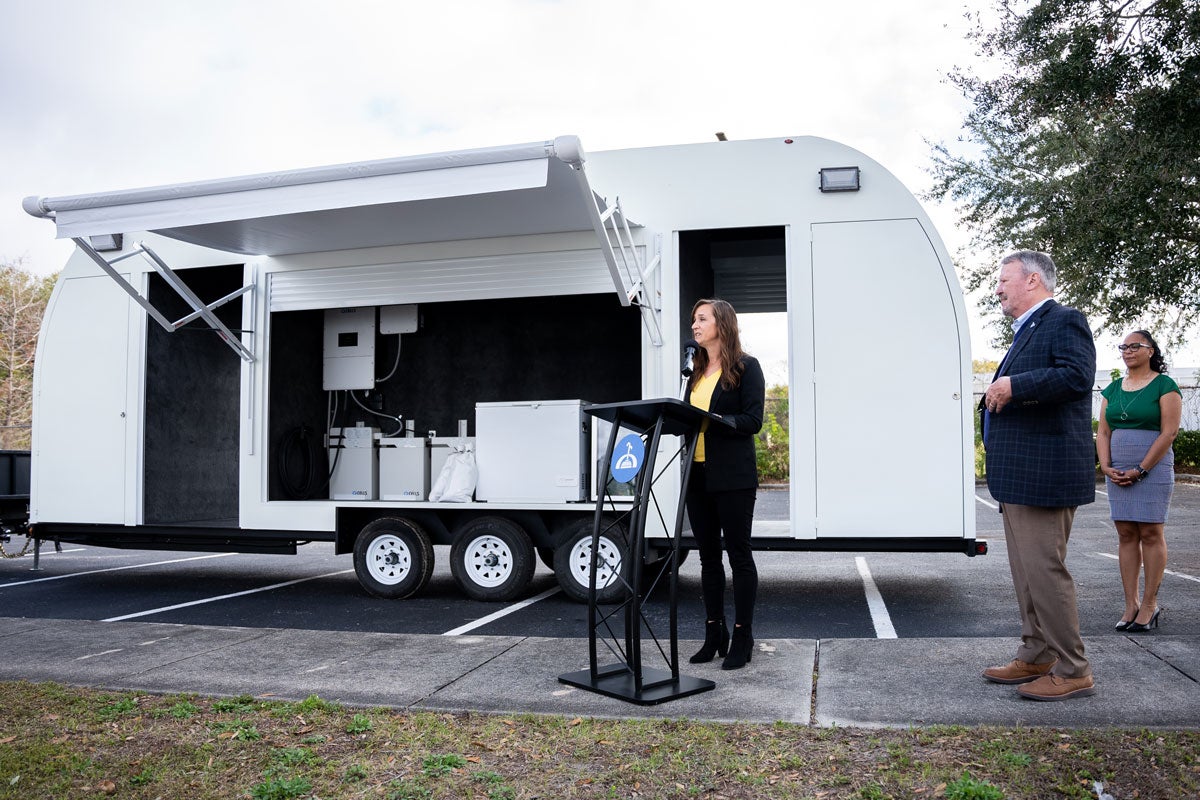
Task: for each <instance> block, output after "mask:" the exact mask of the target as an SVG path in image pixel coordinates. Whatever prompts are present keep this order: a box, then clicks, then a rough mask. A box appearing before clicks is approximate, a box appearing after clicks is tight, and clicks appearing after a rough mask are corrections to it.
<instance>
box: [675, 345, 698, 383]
mask: <svg viewBox="0 0 1200 800" xmlns="http://www.w3.org/2000/svg"><path fill="white" fill-rule="evenodd" d="M699 349H700V344H699V343H698V342H697V341H696V340H695V339H688V340H687V341H686V342H684V343H683V369H682V370H680V372H682V373H683V377H685V378H690V377H692V371H693V369H692V365H693V362H694V360H695V358H696V351H697V350H699Z"/></svg>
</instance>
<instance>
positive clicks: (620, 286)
mask: <svg viewBox="0 0 1200 800" xmlns="http://www.w3.org/2000/svg"><path fill="white" fill-rule="evenodd" d="M22 205H23V207H24V208H25V210H26V211H27V212H28V213H30V214H32V215H33V216H35V217H45V218H49V219H53V220H54V222H55V225H56V227H57V230H58V237H59V238H70V239H73V240H74V241H75V243H76V244H77V245H78V246H79V247H80V249H81V250H83V251H84V252H85V253H87V255H88V256H89V257H90V258H92V259H93V260H94V261H96V263H97V265H98V266H100V268H101V269H103V270H104V271H105V272H107V273H108V274H109V275H110V276H112V277H113V279H114V280H116V281H118V283H120V284H121V285H122V287H123V288H124V289H125V291H126V292H128V293H129V295H130V296H131V297H133V298H134V299H135V300H136V301H137V302H138V303H139V304H141V305H142V306H143V307H144V308H146V310H147V312H148V313H150V314H151V315H153V316H154V317H155V319H156V320H158V322H159V324H161V325H163V326H164V327H165V328H166V329H168V330H174V329H176V328H178V327H179V326H180V325H182V324H186V322H187V321H188V320H190V319H191V316H189V317H185V318H183V320H180V321H177V322H174V323H173V322H170V321H169V320H167V319H166V318H165V317H164V316H163V315H161V314H159V313H158V312H156V311H155V310H154V309H153V307H152V306H151V305H150V303H149V301H148V300H147V299H146V298H145V297H143V296H141V295H140V294H139V293H138V291H137V290H136V289H135V288H134V287H133V286H131V285H129V283H128V282H127V281H125V280H124V279H122V278H120V277H119V276H118V275H117V273H116V272H115V270H114V269H113V266H112V265H113V264H115V263H116V261H117V260H120V259H121V258H127V257H129V255H130V254H126V255H124V256H120V257H118V258H117V259H114V260H113V261H107V260H106V259H105V258H104V257H103V256H101V255H100V253H99V252H98V251H96V250H95V249H94V248H93V247H92V246H91V244H90V243H89V237H93V236H101V235H106V234H125V233H130V232H136V231H150V232H152V233H156V234H159V235H161V236H166V237H169V238H172V239H178V240H180V241H184V242H189V243H191V244H196V245H201V246H203V247H210V248H213V249H216V250H222V251H225V252H229V253H239V254H242V255H251V256H281V255H292V254H297V253H322V252H328V251H331V250H351V249H357V248H362V247H382V246H385V245H403V244H416V243H420V242H448V241H458V240H463V239H483V238H489V237H501V236H525V235H531V234H541V233H567V232H571V231H587V230H592V231H594V232H595V234H596V236H597V238H598V244H599V246H600V248H601V252H602V254H603V256H604V262H605V264H606V266H607V267H608V272H609V277H610V279H611V280H612V284H613V288H614V289H615V290H616V292H617V296H618V297H619V299H620V301H621V304H622V305H626V306H628V305H637V306H638V307H639V309H640V310H641V312H642V317H643V319H644V320H645V322H646V326H647V330H648V331H649V333H650V338H651V340H652V341H653V342H654V343H655V344H656V345H658V344H661V343H662V335H661V330H662V327H661V324H660V321H659V315H660V313H661V309H660V308H659V307H658V305H657V296H656V293H655V292H652V291H650V290H649V289H648V288H647V276H648V275H649V274H650V273H652V272H653V270H654V269H655V268H656V267H657V256H656V257H655V258H652V259H651V260H650V262H649V263H646V262H644V261H643V260H642V259H641V257H640V255H639V251H638V248H637V247H635V246H634V243H633V239H632V236H631V234H630V228H631V227H637V226H636V225H634V224H633V223H631V222H629V221H628V220H626V219H625V218H624V215H623V214H622V213H621V209H620V205H619V204H618V203H617V202H616V200H615V198H614V201H613V203H612V204H611V205H610V204H609V203H608V202H607V201H606V200H605V199H603V198H601V197H600V196H599V195H597V194H596V193H595V192H594V191H592V188H591V185H590V184H589V183H588V179H587V174H586V173H585V171H584V154H583V147H582V145H581V144H580V143H579V139H578V138H577V137H574V136H560V137H558V138H557V139H554V140H552V141H546V142H534V143H530V144H519V145H508V146H505V147H485V148H479V149H476V150H460V151H457V152H452V153H437V154H434V155H425V156H408V157H404V158H392V159H384V160H381V161H363V162H359V163H355V164H340V165H335V166H329V167H316V168H313V169H301V170H292V171H288V172H273V173H265V174H261V175H247V176H244V177H240V178H226V179H221V180H214V181H201V182H198V183H181V184H177V185H174V186H157V187H152V188H148V189H129V190H125V191H118V192H105V193H102V194H91V195H75V196H71V197H27V198H25V200H24V202H23V203H22ZM138 253H142V254H145V255H146V256H147V257H148V258H149V259H150V260H151V262H152V263H153V266H154V269H155V270H156V271H158V272H159V273H160V274H161V275H162V276H163V277H164V278H165V279H166V280H167V281H168V282H169V283H171V284H172V286H178V287H179V288H177V289H176V290H177V291H178V292H179V293H180V294H181V296H183V297H184V299H185V300H187V302H188V303H189V305H191V306H192V308H193V310H194V311H195V312H196V314H199V315H200V316H202V317H204V318H205V319H206V320H207V321H208V322H209V323H210V324H214V326H215V323H214V320H215V317H213V316H212V308H206V307H204V306H203V304H201V303H199V300H198V299H197V298H194V297H190V296H188V290H187V289H186V285H185V284H184V282H182V281H176V280H174V278H173V277H172V275H171V270H170V267H169V266H168V265H167V264H165V263H164V262H163V261H162V260H161V259H159V258H158V256H157V255H155V254H154V253H153V251H151V250H150V249H149V248H147V247H145V246H144V245H143V244H141V243H139V244H138V245H137V246H136V248H135V251H134V253H133V254H134V255H136V254H138ZM218 330H221V329H218ZM222 335H223V336H225V335H228V337H229V338H232V334H231V333H230V332H229V331H223V333H222ZM231 346H232V347H234V349H237V350H239V353H240V355H241V356H242V357H243V358H246V359H247V360H249V358H250V356H249V353H248V351H247V350H246V349H245V348H244V347H241V348H239V347H238V346H237V345H236V343H234V342H232V341H231Z"/></svg>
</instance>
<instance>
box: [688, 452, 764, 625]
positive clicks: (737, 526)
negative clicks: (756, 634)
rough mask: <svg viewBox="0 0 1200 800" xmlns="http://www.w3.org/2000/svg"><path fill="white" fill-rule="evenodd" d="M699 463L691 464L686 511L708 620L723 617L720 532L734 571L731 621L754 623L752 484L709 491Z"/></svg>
mask: <svg viewBox="0 0 1200 800" xmlns="http://www.w3.org/2000/svg"><path fill="white" fill-rule="evenodd" d="M705 484H706V480H705V471H704V464H703V463H699V464H693V465H692V475H691V480H690V481H688V492H687V513H688V519H689V520H691V523H692V536H693V537H695V539H696V549H697V550H698V551H699V553H700V587H701V591H702V592H703V594H704V613H705V614H706V615H707V618H708V619H720V618H721V617H724V616H725V565H724V564H723V563H722V562H721V534H722V533H724V539H725V550H726V552H728V553H729V567H730V569H731V570H732V571H733V609H734V618H733V621H734V624H736V625H750V624H752V623H753V622H754V600H755V598H756V597H757V595H758V568H757V567H755V566H754V551H753V550H751V549H750V528H751V525H752V524H753V522H754V499H755V497H756V495H757V490H755V489H734V490H733V491H728V492H710V491H708V488H707V486H706V485H705Z"/></svg>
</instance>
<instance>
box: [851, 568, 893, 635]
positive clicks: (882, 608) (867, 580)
mask: <svg viewBox="0 0 1200 800" xmlns="http://www.w3.org/2000/svg"><path fill="white" fill-rule="evenodd" d="M854 561H855V563H856V564H858V574H859V575H861V576H862V582H863V591H864V592H866V595H867V608H869V609H870V610H871V624H872V625H874V626H875V638H876V639H895V638H896V629H895V627H893V626H892V618H891V616H890V615H889V614H888V610H887V605H885V604H884V602H883V595H881V594H880V593H879V588H878V587H877V586H876V585H875V579H874V578H872V577H871V570H870V569H869V568H868V567H867V560H866V559H865V558H863V557H862V556H856V557H855V559H854Z"/></svg>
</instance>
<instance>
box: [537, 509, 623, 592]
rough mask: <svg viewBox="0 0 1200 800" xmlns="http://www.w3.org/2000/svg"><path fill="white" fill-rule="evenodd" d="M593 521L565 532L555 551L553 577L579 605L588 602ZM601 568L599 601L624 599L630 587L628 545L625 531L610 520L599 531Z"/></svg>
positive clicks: (581, 523)
mask: <svg viewBox="0 0 1200 800" xmlns="http://www.w3.org/2000/svg"><path fill="white" fill-rule="evenodd" d="M591 553H592V520H591V518H587V519H580V520H578V521H577V522H573V523H571V525H569V526H568V527H567V530H566V531H564V532H563V537H562V539H561V540H559V543H558V547H556V548H555V550H554V574H555V575H556V576H558V585H559V586H561V587H562V590H563V592H564V593H565V594H566V595H567V597H570V598H571V599H572V600H575V601H577V602H580V603H586V602H587V601H588V579H589V577H590V575H591V572H592V562H591ZM600 556H601V561H600V569H599V576H598V577H599V580H598V582H597V584H596V602H598V603H615V602H617V601H619V600H621V599H623V598H624V597H625V595H626V592H627V587H628V585H629V543H628V536H627V535H626V533H625V528H624V527H623V526H621V525H619V524H617V525H610V524H609V523H608V522H607V521H606V522H605V523H603V524H602V526H601V529H600Z"/></svg>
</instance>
